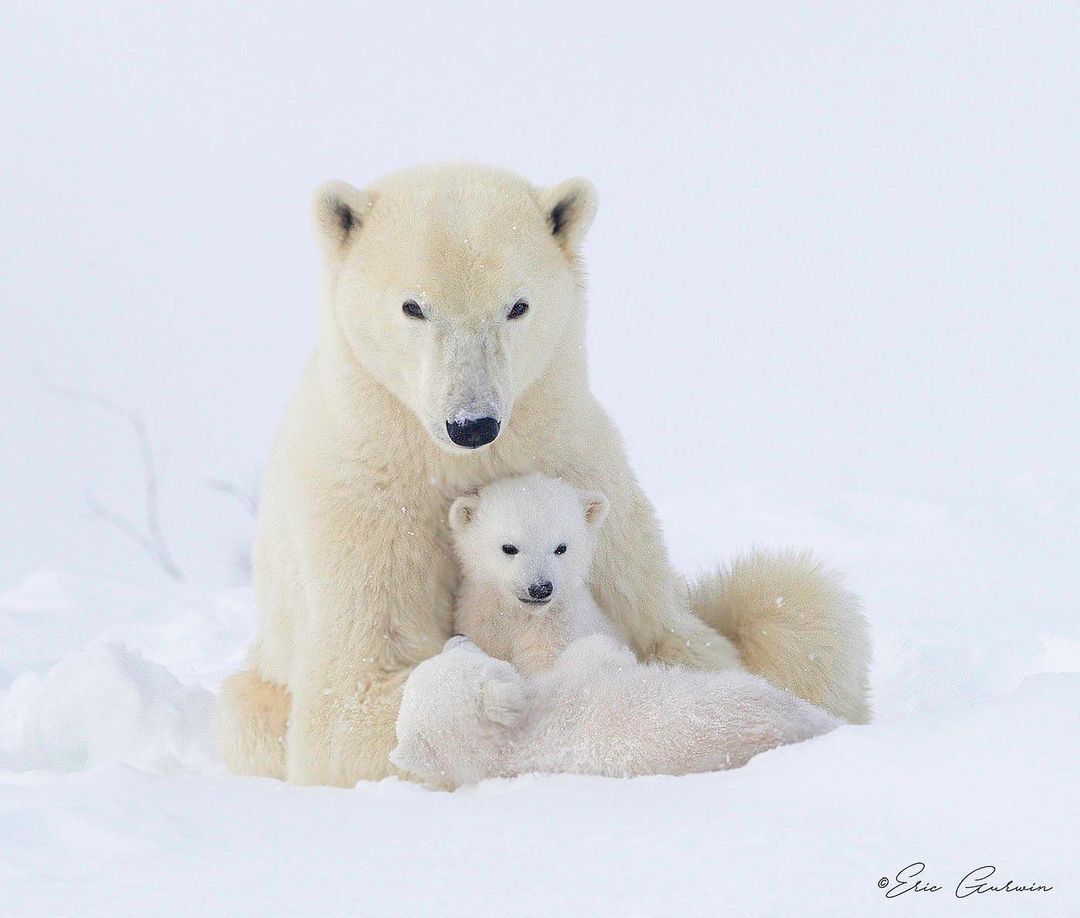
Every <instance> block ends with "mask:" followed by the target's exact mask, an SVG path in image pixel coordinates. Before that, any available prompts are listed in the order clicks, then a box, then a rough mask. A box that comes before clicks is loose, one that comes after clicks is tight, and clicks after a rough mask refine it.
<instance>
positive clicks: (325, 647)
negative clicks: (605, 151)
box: [219, 165, 867, 785]
mask: <svg viewBox="0 0 1080 918" xmlns="http://www.w3.org/2000/svg"><path fill="white" fill-rule="evenodd" d="M595 210H596V195H595V192H594V190H593V187H592V185H590V184H589V183H588V182H587V181H585V180H583V179H571V180H569V181H566V182H563V183H561V184H559V185H556V186H554V187H552V188H536V187H534V186H532V185H530V184H529V183H528V182H527V181H525V180H524V179H522V178H520V177H519V176H516V175H514V174H512V173H509V172H505V171H502V170H498V169H492V168H487V167H482V166H474V165H447V166H434V167H426V168H420V169H412V170H409V171H406V172H403V173H400V174H398V175H395V176H391V177H389V178H386V179H384V180H382V181H380V182H378V183H377V184H375V185H373V186H371V187H370V188H368V189H366V190H364V191H360V190H357V189H355V188H353V187H351V186H349V185H346V184H344V183H340V182H337V183H331V184H328V185H326V186H324V187H323V188H322V189H320V191H319V192H318V194H317V195H316V199H315V222H316V227H317V232H318V236H319V239H320V242H321V244H322V248H323V252H324V256H325V273H324V290H323V296H322V299H321V307H320V312H319V340H318V346H317V349H316V353H315V354H314V356H313V357H312V359H311V360H310V362H309V363H308V365H307V367H306V369H305V370H304V373H303V376H302V378H301V381H300V384H299V387H298V388H297V390H296V393H295V395H294V396H293V398H292V400H291V402H290V403H289V406H288V407H287V409H286V411H285V415H284V418H283V419H282V423H281V426H280V429H279V431H278V435H277V439H276V442H275V445H274V448H273V451H272V453H271V456H270V460H269V462H268V465H267V470H266V478H265V482H264V490H263V500H262V506H261V509H260V516H259V522H258V528H257V533H256V542H255V552H254V584H255V592H256V600H257V603H258V607H259V612H260V623H259V631H258V636H257V638H256V640H255V642H254V645H253V647H252V650H251V656H250V668H249V670H248V671H246V672H243V673H239V674H237V675H236V676H233V677H232V678H230V679H228V680H226V682H225V684H224V685H223V688H222V699H221V707H220V719H219V725H220V735H221V742H222V752H223V755H224V758H225V761H226V763H227V764H228V766H229V767H230V768H231V769H232V770H233V771H236V772H240V773H245V774H261V775H273V776H276V777H281V778H288V780H290V781H294V782H298V783H305V784H337V785H351V784H353V783H355V782H356V781H357V780H359V779H364V778H379V777H383V776H385V775H387V774H389V773H391V767H390V765H389V762H388V753H389V751H390V749H391V748H392V746H393V745H394V724H395V721H396V718H397V711H398V705H399V703H400V700H401V690H402V686H403V684H404V682H405V679H406V678H407V676H408V674H409V672H410V670H411V669H412V668H413V667H414V666H416V665H417V664H418V663H420V662H421V661H423V660H425V659H427V658H429V657H431V656H433V655H434V654H436V653H437V652H438V651H439V649H440V648H441V647H442V646H443V643H444V642H445V640H446V639H447V638H448V637H449V636H450V634H451V603H452V596H453V592H454V589H455V588H456V586H457V580H458V572H457V566H456V564H455V563H454V558H453V552H452V550H451V549H450V545H449V540H448V533H447V527H446V513H447V509H448V508H449V505H450V502H451V500H452V499H453V498H455V497H456V496H457V495H459V494H461V493H462V492H464V491H468V490H472V489H475V488H477V487H478V486H480V485H482V484H484V483H486V482H489V481H492V480H494V479H497V478H502V477H506V476H512V475H519V474H523V473H526V472H530V471H542V472H545V473H547V474H551V475H559V476H562V477H564V478H566V479H567V480H568V481H570V482H571V483H573V484H574V485H576V486H577V487H580V488H583V489H596V490H600V491H602V492H604V493H605V494H606V495H607V496H608V499H609V500H610V502H611V510H610V513H609V518H608V522H607V524H606V525H605V527H604V530H603V533H602V535H601V536H600V538H599V541H598V544H597V550H596V560H595V564H594V566H593V574H592V578H591V583H590V585H591V587H592V590H593V592H594V594H595V595H596V598H597V600H598V601H599V602H600V604H601V606H602V607H603V608H604V609H605V610H606V611H607V612H608V613H609V615H610V616H611V617H612V618H613V619H614V621H615V622H616V623H617V625H618V628H619V630H620V632H621V633H622V634H623V636H624V637H625V638H626V639H627V641H628V642H629V643H630V644H631V645H632V646H633V648H634V650H635V651H636V652H637V653H638V655H639V656H640V657H642V658H643V659H654V658H655V659H662V660H668V661H672V662H681V663H684V664H687V665H690V666H695V667H699V668H702V669H725V668H731V667H733V666H736V665H738V662H739V651H738V650H737V649H736V646H737V643H732V641H731V640H729V639H728V638H727V637H724V636H722V635H721V634H720V633H719V631H718V630H717V629H720V630H723V631H725V633H730V634H732V636H733V637H734V640H735V641H736V642H737V641H738V640H739V639H740V636H742V635H744V631H743V630H742V629H741V626H738V625H735V624H732V626H731V628H730V629H729V628H728V625H729V623H733V622H747V621H753V620H754V618H755V616H758V615H761V616H769V617H772V616H775V615H776V607H775V605H774V600H775V598H776V597H774V596H761V595H758V593H756V592H755V587H754V585H753V584H745V585H743V586H745V589H743V586H740V584H739V583H738V582H737V581H738V579H739V576H740V575H739V572H738V571H735V572H733V573H732V578H733V579H731V578H729V580H727V581H723V582H721V584H720V586H719V587H718V589H717V590H716V592H713V591H711V590H705V591H704V592H702V593H700V594H699V595H698V596H697V598H696V605H695V607H694V611H691V606H690V602H689V597H688V595H687V591H686V589H685V586H684V585H683V583H682V580H681V578H679V577H678V576H677V575H676V574H675V573H674V572H673V571H672V570H671V568H670V567H669V565H668V560H667V554H666V551H665V548H664V544H663V540H662V538H661V535H660V530H659V527H658V526H657V523H656V519H655V515H654V513H653V509H652V507H651V505H650V504H649V502H648V500H647V498H646V497H645V495H644V494H643V493H642V491H641V488H640V487H639V486H638V483H637V481H636V479H635V478H634V475H633V473H632V472H631V470H630V467H629V465H628V463H627V460H626V455H625V453H624V451H623V447H622V444H621V442H620V439H619V435H618V432H617V431H616V429H615V427H614V425H613V424H612V423H611V421H610V419H609V418H608V417H607V415H606V414H605V413H604V411H603V410H602V409H601V407H600V406H599V405H598V404H597V402H596V400H595V399H594V398H593V396H592V394H591V393H590V391H589V385H588V378H587V372H586V361H585V351H584V330H585V297H584V281H583V273H582V267H581V263H580V259H579V252H580V247H581V244H582V241H583V239H584V236H585V233H586V231H587V230H588V228H589V225H590V223H591V222H592V219H593V215H594V213H595ZM405 301H413V302H415V303H416V304H417V306H418V307H419V308H420V310H421V311H422V314H423V315H424V316H426V318H423V319H417V318H413V317H410V316H409V315H406V314H405V313H404V312H403V310H402V304H403V303H404V302H405ZM518 301H526V302H527V303H528V304H529V309H528V311H527V312H526V313H525V314H524V315H522V316H521V317H520V318H516V319H511V318H510V311H511V308H512V307H513V305H514V304H515V303H516V302H518ZM481 415H483V416H485V417H492V418H494V419H497V420H498V421H499V424H500V433H499V436H498V438H497V439H496V440H495V441H494V442H493V443H491V444H490V445H488V446H486V447H484V448H481V449H476V450H466V449H463V448H461V447H458V446H455V445H454V444H453V443H452V442H451V441H450V439H449V437H448V430H447V427H446V422H447V421H453V420H455V419H462V418H465V419H468V418H470V417H472V418H475V417H479V416H481ZM760 564H761V565H762V568H761V569H763V570H764V569H767V570H768V571H770V574H769V578H770V579H773V580H776V581H777V582H783V583H788V584H794V583H795V581H798V582H799V585H798V589H795V588H794V586H793V589H792V592H791V596H792V602H791V603H790V604H788V605H787V606H786V607H785V610H784V613H785V614H787V615H793V616H795V618H796V619H798V620H806V621H809V620H820V621H822V622H825V623H827V624H825V625H824V626H823V627H822V628H821V629H815V628H812V627H808V628H806V630H805V631H794V630H791V629H784V628H776V629H771V631H772V634H773V635H774V638H775V641H776V643H777V645H778V646H776V647H775V648H773V649H772V650H770V651H769V652H767V653H766V652H762V653H760V654H757V656H756V657H755V659H760V660H762V661H764V665H765V669H763V670H762V672H763V673H764V674H765V675H767V676H768V677H769V678H770V679H774V681H777V682H778V684H785V680H787V674H786V673H784V672H780V673H775V672H769V671H768V666H771V665H779V666H780V667H781V669H782V668H783V667H784V666H786V665H791V661H797V660H801V659H804V658H805V659H814V660H821V661H829V664H830V665H832V666H833V667H834V668H829V666H827V665H826V664H825V663H824V662H823V663H822V664H821V665H819V666H816V667H814V668H813V671H812V672H807V673H806V674H805V675H806V678H805V679H804V680H803V681H801V682H800V686H801V688H800V691H801V692H802V693H803V694H804V696H805V697H807V698H809V699H810V700H813V701H823V700H824V699H836V701H835V706H834V708H833V710H834V711H836V713H839V714H840V715H842V716H852V713H853V712H854V713H855V716H862V715H860V714H859V713H858V712H864V711H865V678H864V676H865V669H866V662H867V660H866V657H865V656H862V657H859V658H847V657H843V656H842V655H839V656H838V655H833V654H831V653H822V652H821V648H819V647H818V646H817V645H816V644H815V643H814V641H815V640H817V639H819V638H822V637H827V638H828V640H829V642H830V643H835V639H834V637H833V635H832V634H831V632H832V630H833V629H835V628H837V627H838V628H840V629H841V630H842V631H844V632H846V633H847V634H856V635H858V636H857V637H855V638H849V637H844V638H843V639H842V641H841V643H842V644H843V646H845V647H864V646H865V640H864V639H863V638H862V637H861V635H862V633H863V629H864V627H865V625H864V623H863V620H862V618H861V616H860V615H859V613H858V609H857V605H856V604H855V603H854V600H853V599H852V598H850V597H849V596H848V595H847V594H843V593H838V592H837V591H836V590H835V589H833V587H832V585H831V584H832V581H831V580H830V579H829V578H828V577H825V578H824V581H823V582H821V583H819V581H822V574H821V573H820V572H818V571H815V570H814V569H812V568H810V567H807V566H806V565H801V564H797V565H795V566H790V565H789V564H788V562H787V560H786V559H784V558H780V557H777V558H772V559H768V558H765V559H762V561H761V562H760ZM803 581H805V582H803ZM799 596H811V597H814V601H815V605H813V606H808V607H805V608H799V607H798V606H797V602H798V600H797V598H796V597H799ZM818 600H823V601H827V602H829V603H831V604H830V605H829V606H828V607H823V606H820V605H817V604H816V602H817V601H818ZM742 601H750V602H752V603H754V604H755V605H753V606H751V607H742V606H740V605H739V603H740V602H742ZM759 602H760V603H761V604H760V605H757V604H758V603H759ZM695 612H696V613H697V614H695ZM804 639H806V640H808V641H809V643H804ZM792 641H794V642H795V643H794V644H791V643H790V642H792ZM785 642H789V643H785ZM750 665H751V668H753V665H754V664H753V663H751V664H750ZM778 675H779V676H780V678H776V677H777V676H778ZM823 703H824V701H823Z"/></svg>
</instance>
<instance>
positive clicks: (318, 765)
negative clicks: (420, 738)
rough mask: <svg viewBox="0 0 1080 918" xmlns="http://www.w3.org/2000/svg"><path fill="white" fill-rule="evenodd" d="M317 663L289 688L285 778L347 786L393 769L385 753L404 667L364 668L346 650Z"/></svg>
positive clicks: (405, 673) (389, 746)
mask: <svg viewBox="0 0 1080 918" xmlns="http://www.w3.org/2000/svg"><path fill="white" fill-rule="evenodd" d="M322 663H323V665H321V666H319V665H316V666H315V667H314V668H313V669H311V670H309V671H308V672H307V673H305V674H304V677H303V679H302V680H300V681H299V683H300V684H301V685H302V688H300V689H299V690H295V691H294V693H293V708H292V716H291V717H290V719H289V729H288V734H287V740H286V749H287V753H288V760H287V771H288V779H289V781H291V782H292V783H294V784H332V785H337V786H339V787H351V786H352V785H354V784H355V783H356V782H357V781H361V780H367V781H375V780H379V779H380V778H385V777H387V776H389V775H391V774H394V770H393V768H392V766H391V765H390V760H389V755H390V750H391V749H392V748H393V746H394V741H395V740H394V737H395V734H394V725H395V722H396V720H397V713H398V707H399V705H400V704H401V690H402V686H403V685H404V683H405V680H406V679H407V678H408V675H409V670H407V669H402V670H398V671H396V672H385V671H379V670H376V669H371V668H363V667H361V666H357V665H355V663H354V661H353V660H352V659H351V658H350V657H348V656H346V657H345V658H342V659H339V660H337V661H332V660H324V661H322Z"/></svg>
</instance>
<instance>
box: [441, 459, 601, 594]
mask: <svg viewBox="0 0 1080 918" xmlns="http://www.w3.org/2000/svg"><path fill="white" fill-rule="evenodd" d="M607 512H608V501H607V498H606V497H604V495H603V494H600V493H599V492H597V491H585V492H583V491H579V490H578V489H577V488H574V487H572V486H571V485H569V484H567V483H566V482H564V481H561V480H559V479H557V478H546V477H544V476H543V475H525V476H522V477H520V478H505V479H502V480H501V481H496V482H494V483H492V484H489V485H486V486H485V487H483V488H481V489H480V491H479V493H477V494H466V495H465V496H464V497H459V498H458V499H457V500H456V501H454V503H453V504H452V505H451V507H450V529H451V530H452V532H453V537H454V545H455V547H456V548H457V553H458V557H459V558H460V560H461V565H462V568H463V572H464V575H465V578H466V579H472V580H474V581H477V582H480V583H483V584H485V585H488V586H494V587H497V588H498V589H500V590H502V591H503V592H504V593H505V594H506V596H507V598H508V599H513V600H515V601H516V602H518V603H520V604H521V606H522V608H527V609H534V610H536V611H537V612H540V611H542V610H543V608H544V606H545V605H547V604H548V603H549V602H551V601H552V600H555V599H558V598H559V596H560V595H562V594H563V593H564V592H566V591H568V590H573V589H576V588H578V587H580V586H581V585H582V584H584V583H585V582H586V581H587V580H588V577H589V567H590V565H591V564H592V556H593V549H594V548H595V547H596V536H597V533H598V532H599V531H600V527H601V526H602V525H603V523H604V518H605V517H606V516H607Z"/></svg>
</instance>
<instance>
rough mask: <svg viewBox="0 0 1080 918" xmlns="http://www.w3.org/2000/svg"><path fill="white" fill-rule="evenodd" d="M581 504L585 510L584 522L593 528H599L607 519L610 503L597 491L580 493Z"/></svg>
mask: <svg viewBox="0 0 1080 918" xmlns="http://www.w3.org/2000/svg"><path fill="white" fill-rule="evenodd" d="M581 506H582V508H583V509H584V511H585V522H586V523H588V524H589V525H590V526H591V527H592V528H593V529H599V528H600V527H601V526H603V525H604V520H606V519H607V515H608V510H610V509H611V503H610V501H608V499H607V497H606V496H605V495H603V494H601V493H600V492H599V491H586V492H585V493H584V494H582V495H581Z"/></svg>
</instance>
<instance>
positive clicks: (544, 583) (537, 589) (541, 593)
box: [529, 580, 553, 602]
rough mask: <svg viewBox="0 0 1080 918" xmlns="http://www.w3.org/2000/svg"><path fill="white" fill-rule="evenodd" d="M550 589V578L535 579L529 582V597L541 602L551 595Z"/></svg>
mask: <svg viewBox="0 0 1080 918" xmlns="http://www.w3.org/2000/svg"><path fill="white" fill-rule="evenodd" d="M552 589H553V587H552V586H551V581H550V580H535V581H533V582H532V583H530V584H529V598H530V599H533V600H535V601H536V602H542V601H544V600H546V599H549V598H550V597H551V591H552Z"/></svg>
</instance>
